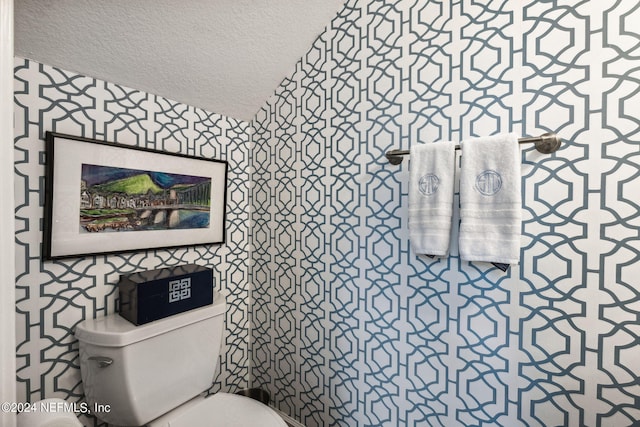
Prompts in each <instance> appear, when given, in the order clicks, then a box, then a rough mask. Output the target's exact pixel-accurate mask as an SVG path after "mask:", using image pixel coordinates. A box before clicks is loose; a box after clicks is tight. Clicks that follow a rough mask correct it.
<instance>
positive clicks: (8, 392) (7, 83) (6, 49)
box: [0, 0, 16, 427]
mask: <svg viewBox="0 0 640 427" xmlns="http://www.w3.org/2000/svg"><path fill="white" fill-rule="evenodd" d="M13 169H14V167H13V0H0V188H1V189H2V191H0V402H15V399H16V386H15V378H16V373H15V372H16V350H15V348H16V344H15V341H16V338H15V249H14V241H15V237H14V218H13V206H14V197H13V193H14V190H13ZM15 424H16V420H15V414H13V413H11V412H4V411H0V425H3V426H6V427H13V426H15Z"/></svg>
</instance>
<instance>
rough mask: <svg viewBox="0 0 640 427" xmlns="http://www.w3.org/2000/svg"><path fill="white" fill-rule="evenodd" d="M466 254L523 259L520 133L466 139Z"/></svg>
mask: <svg viewBox="0 0 640 427" xmlns="http://www.w3.org/2000/svg"><path fill="white" fill-rule="evenodd" d="M461 146H462V147H461V148H462V166H461V172H460V219H461V222H460V237H459V249H460V258H461V259H463V260H467V261H487V262H493V263H504V264H517V263H518V261H519V258H520V222H521V218H522V212H521V195H520V191H521V190H520V180H521V172H520V169H521V167H520V148H519V145H518V138H517V136H516V135H514V134H501V135H494V136H490V137H485V138H477V139H471V140H467V141H462V143H461Z"/></svg>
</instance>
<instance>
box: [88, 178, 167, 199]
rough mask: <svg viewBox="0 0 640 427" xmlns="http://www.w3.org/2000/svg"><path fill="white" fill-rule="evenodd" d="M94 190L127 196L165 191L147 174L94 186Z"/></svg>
mask: <svg viewBox="0 0 640 427" xmlns="http://www.w3.org/2000/svg"><path fill="white" fill-rule="evenodd" d="M93 188H94V189H95V190H98V191H101V192H107V193H125V194H147V192H149V191H151V192H152V193H154V194H157V193H161V192H162V191H163V190H162V188H160V187H158V186H157V185H156V183H155V182H153V180H152V179H151V177H150V176H149V175H147V174H142V175H136V176H132V177H129V178H123V179H118V180H116V181H112V182H108V183H106V184H99V185H94V186H93Z"/></svg>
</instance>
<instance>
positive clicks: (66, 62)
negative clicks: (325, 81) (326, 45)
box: [15, 0, 345, 121]
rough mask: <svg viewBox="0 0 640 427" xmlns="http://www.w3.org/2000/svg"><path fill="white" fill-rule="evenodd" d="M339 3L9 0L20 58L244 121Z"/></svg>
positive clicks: (317, 0)
mask: <svg viewBox="0 0 640 427" xmlns="http://www.w3.org/2000/svg"><path fill="white" fill-rule="evenodd" d="M344 3H345V0H268V1H267V0H262V1H257V0H189V1H175V0H153V1H151V0H109V1H105V0H55V1H51V0H16V2H15V53H16V55H17V56H20V57H24V58H28V59H33V60H36V61H38V62H42V63H45V64H49V65H54V66H57V67H60V68H63V69H66V70H69V71H74V72H77V73H80V74H84V75H87V76H91V77H95V78H99V79H102V80H107V81H109V82H112V83H117V84H120V85H124V86H128V87H131V88H135V89H140V90H143V91H145V92H149V93H153V94H156V95H161V96H163V97H166V98H169V99H172V100H175V101H179V102H182V103H186V104H190V105H193V106H196V107H200V108H204V109H206V110H209V111H212V112H216V113H220V114H224V115H226V116H229V117H233V118H236V119H240V120H245V121H249V120H251V119H252V118H253V117H254V115H255V114H256V113H257V111H258V110H259V109H260V107H261V106H262V105H263V103H264V102H265V101H266V100H267V99H268V98H269V97H270V96H271V95H272V94H273V93H274V91H275V89H276V88H277V86H278V85H279V84H280V82H281V81H282V80H283V79H284V78H285V77H287V76H288V75H290V74H291V73H292V72H293V70H294V69H295V64H296V62H298V60H299V59H300V58H301V57H302V56H303V55H304V54H305V53H306V52H307V51H308V50H309V48H310V47H311V44H312V43H313V41H314V40H315V39H316V38H317V37H318V36H319V35H320V34H321V33H322V32H323V31H324V29H325V27H326V26H327V25H329V23H330V22H331V19H332V18H333V17H335V16H336V14H337V13H338V11H339V10H340V9H341V8H342V6H343V4H344Z"/></svg>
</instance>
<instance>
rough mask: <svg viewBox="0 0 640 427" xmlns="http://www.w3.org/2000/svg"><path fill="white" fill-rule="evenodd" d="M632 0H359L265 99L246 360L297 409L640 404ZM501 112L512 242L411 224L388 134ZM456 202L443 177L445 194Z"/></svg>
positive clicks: (535, 422)
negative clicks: (415, 237) (491, 256)
mask: <svg viewBox="0 0 640 427" xmlns="http://www.w3.org/2000/svg"><path fill="white" fill-rule="evenodd" d="M637 22H640V4H638V2H637V1H633V0H602V1H597V2H596V1H575V2H565V1H558V0H540V1H531V0H527V1H522V2H520V1H518V2H514V1H508V0H497V1H495V0H494V1H467V0H463V1H451V2H449V1H438V0H430V1H413V0H398V1H365V0H362V1H360V0H350V1H348V2H347V3H346V5H345V8H344V9H343V10H342V11H341V12H340V13H339V15H338V16H337V17H336V18H335V19H334V20H333V21H332V22H331V23H330V25H329V26H328V27H327V29H326V31H325V32H324V33H323V34H322V35H321V36H320V37H319V38H318V39H317V41H316V42H315V43H314V45H313V46H312V47H311V48H310V50H309V51H308V53H307V54H306V55H305V57H304V58H302V59H301V61H300V62H299V63H298V64H297V67H296V70H295V72H293V73H292V74H291V75H290V76H289V78H287V79H285V80H284V81H283V82H282V84H281V86H280V87H279V88H278V89H277V91H276V93H275V95H274V96H273V97H272V98H271V99H270V100H269V101H268V102H267V103H266V104H265V106H264V107H263V109H262V110H261V111H260V112H259V113H258V115H257V116H256V118H255V120H254V123H253V127H254V131H255V133H254V137H253V140H254V148H253V150H252V156H251V161H252V171H253V172H252V177H253V178H252V179H253V187H252V192H251V197H252V206H253V212H252V227H253V228H252V233H251V237H252V248H253V250H254V252H253V268H252V279H251V280H252V282H253V285H254V291H253V293H252V295H253V310H252V330H253V338H252V342H253V344H252V353H251V354H252V356H251V358H252V368H251V370H252V377H253V385H254V386H264V387H266V388H268V389H269V390H270V391H271V392H272V394H273V396H274V398H275V402H276V405H277V406H278V407H279V408H280V409H282V410H283V411H285V412H288V413H290V414H292V415H294V416H295V417H297V418H299V419H300V420H302V421H303V422H304V423H305V424H306V425H307V426H309V427H313V426H329V425H331V426H447V427H451V426H471V425H473V426H481V425H482V426H494V425H500V426H509V427H513V426H545V427H547V426H593V427H595V426H623V425H637V423H638V420H640V380H639V379H638V378H639V377H640V365H639V364H638V362H637V361H638V360H640V293H639V289H640V239H639V237H638V227H639V226H640V222H639V218H640V216H639V214H638V211H639V208H640V203H639V201H638V193H639V192H640V184H639V181H638V179H639V178H640V171H639V170H640V168H639V165H640V150H639V146H640V126H639V125H640V120H639V119H638V114H637V105H639V104H640V85H639V84H638V83H639V75H638V71H637V70H638V64H639V62H638V59H639V55H640V34H639V33H638V30H637ZM506 131H514V132H516V133H518V134H521V135H530V136H535V135H539V134H541V133H543V132H546V131H555V132H558V133H559V134H560V135H561V136H562V137H563V139H564V144H563V145H562V147H561V149H560V150H559V151H558V152H557V153H555V154H553V155H543V154H540V153H537V152H536V151H535V150H534V149H533V147H522V161H523V181H522V192H523V224H522V250H521V262H520V264H519V265H518V266H516V267H512V268H511V269H510V270H509V271H508V272H507V273H506V274H505V273H503V272H501V271H499V270H498V269H496V268H494V267H492V266H491V265H489V264H484V263H468V262H463V261H461V260H460V258H459V256H458V252H457V247H456V244H455V242H456V240H457V235H458V230H457V219H458V212H457V211H456V213H455V218H454V224H456V226H454V229H453V230H452V236H453V238H452V242H454V244H453V247H452V253H451V256H450V257H448V258H445V259H440V260H438V259H435V260H431V259H428V258H421V257H416V255H415V254H414V253H413V252H412V250H411V249H410V246H409V239H408V237H409V236H408V230H407V229H408V227H407V225H408V221H407V207H408V196H407V193H408V191H407V186H408V171H409V168H410V167H411V165H410V161H405V162H404V163H403V164H402V165H401V166H392V165H390V164H388V163H387V162H386V160H385V158H384V153H385V152H386V151H387V150H390V149H394V148H403V149H408V148H410V147H411V145H413V144H417V143H427V142H432V141H436V140H440V139H445V140H449V139H452V140H460V139H463V138H467V137H470V136H481V135H488V134H493V133H497V132H506ZM457 203H458V197H457V194H456V201H455V204H456V205H457Z"/></svg>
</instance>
